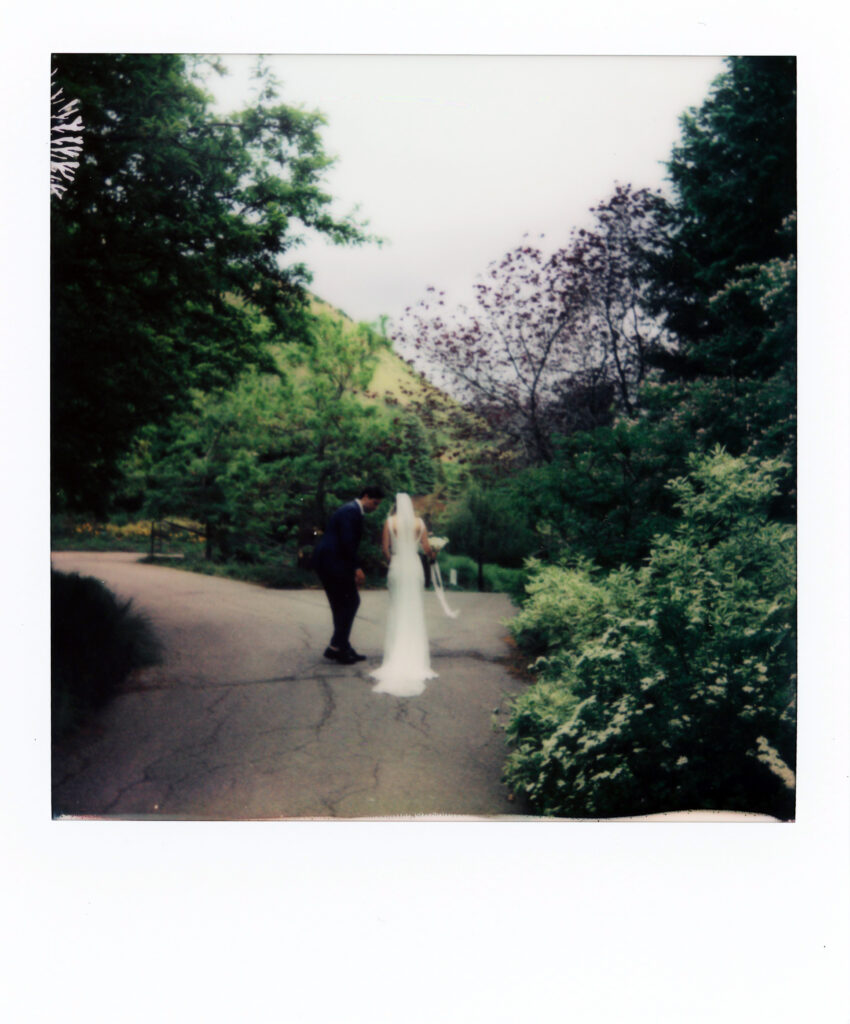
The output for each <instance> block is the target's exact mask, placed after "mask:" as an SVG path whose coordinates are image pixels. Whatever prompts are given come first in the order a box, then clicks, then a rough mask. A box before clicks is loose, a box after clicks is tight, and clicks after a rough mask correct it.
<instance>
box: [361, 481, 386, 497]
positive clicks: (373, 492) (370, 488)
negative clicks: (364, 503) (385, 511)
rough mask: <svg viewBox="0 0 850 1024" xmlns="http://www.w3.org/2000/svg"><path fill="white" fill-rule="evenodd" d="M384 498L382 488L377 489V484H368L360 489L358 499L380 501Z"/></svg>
mask: <svg viewBox="0 0 850 1024" xmlns="http://www.w3.org/2000/svg"><path fill="white" fill-rule="evenodd" d="M383 496H384V489H383V487H379V486H378V485H377V484H368V485H367V486H366V487H361V488H360V494H359V495H358V497H359V498H378V499H379V500H380V499H382V498H383Z"/></svg>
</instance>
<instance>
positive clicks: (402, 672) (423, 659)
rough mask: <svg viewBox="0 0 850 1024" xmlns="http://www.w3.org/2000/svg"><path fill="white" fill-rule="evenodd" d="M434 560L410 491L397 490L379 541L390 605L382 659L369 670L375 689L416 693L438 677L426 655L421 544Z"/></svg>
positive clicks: (396, 693)
mask: <svg viewBox="0 0 850 1024" xmlns="http://www.w3.org/2000/svg"><path fill="white" fill-rule="evenodd" d="M420 545H421V547H422V550H423V551H424V552H425V554H426V555H427V556H428V557H429V558H431V559H433V558H434V553H433V550H432V548H431V545H430V544H429V542H428V531H427V530H426V529H425V524H424V523H423V522H422V520H421V519H420V518H418V516H416V515H415V513H414V511H413V502H412V501H411V500H410V495H408V494H397V495H396V505H395V512H394V514H393V515H391V516H389V518H388V519H387V521H386V523H384V534H383V540H382V546H383V549H384V555H385V556H386V558H387V559H388V560H389V563H390V570H389V575H388V577H387V586H388V588H389V592H390V606H389V612H388V614H387V631H386V639H385V641H384V661H383V664H382V665H381V667H380V668H378V669H376V670H375V671H374V672H371V673H370V675H372V676H373V677H374V678H375V679H377V680H378V682H377V684H376V685H375V686H374V687H372V689H373V691H374V692H375V693H392V694H394V695H395V696H397V697H415V696H416V695H417V694H419V693H422V692H423V691H424V690H425V682H426V680H428V679H436V678H437V673H436V672H433V671H432V670H431V660H430V657H429V654H428V635H427V633H426V631H425V605H424V591H425V574H424V572H423V570H422V563H421V561H420V559H419V550H418V549H419V547H420Z"/></svg>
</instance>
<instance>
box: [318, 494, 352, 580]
mask: <svg viewBox="0 0 850 1024" xmlns="http://www.w3.org/2000/svg"><path fill="white" fill-rule="evenodd" d="M362 535H363V513H362V512H361V511H360V506H359V505H358V504H357V502H356V501H349V502H347V503H346V504H345V505H343V506H342V507H341V508H338V509H337V510H336V512H334V514H333V515H332V516H331V518H330V519H329V520H328V526H327V529H326V530H325V532H324V533H323V534H322V536H321V537H320V538H319V542H318V543H317V544H316V547H315V548H314V549H313V567H314V568H315V570H316V572H318V573H319V575H320V576H334V577H347V576H354V573H355V570H356V569H359V568H360V562H359V560H358V558H357V548H358V546H359V544H360V538H361V536H362Z"/></svg>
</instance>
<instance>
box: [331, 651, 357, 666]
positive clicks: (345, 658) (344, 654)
mask: <svg viewBox="0 0 850 1024" xmlns="http://www.w3.org/2000/svg"><path fill="white" fill-rule="evenodd" d="M325 657H326V658H328V659H329V660H330V661H336V662H339V664H340V665H353V664H354V663H355V661H357V660H358V659H357V658H353V657H352V656H351V654H350V653H349V652H348V651H335V650H334V649H333V647H326V648H325Z"/></svg>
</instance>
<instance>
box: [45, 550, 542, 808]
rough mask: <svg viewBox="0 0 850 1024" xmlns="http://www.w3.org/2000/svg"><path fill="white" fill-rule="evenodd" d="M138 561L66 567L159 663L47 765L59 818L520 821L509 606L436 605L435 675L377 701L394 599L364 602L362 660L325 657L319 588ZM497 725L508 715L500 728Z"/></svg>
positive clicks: (463, 601) (102, 560)
mask: <svg viewBox="0 0 850 1024" xmlns="http://www.w3.org/2000/svg"><path fill="white" fill-rule="evenodd" d="M139 557H140V556H139V555H135V554H115V553H108V554H105V553H99V552H97V553H95V552H57V553H54V555H53V566H54V568H56V569H58V570H60V571H64V572H79V573H80V574H81V575H86V576H94V577H96V578H98V579H100V580H102V581H103V582H104V583H105V584H106V585H107V586H108V587H109V588H110V589H111V590H113V591H114V592H115V593H116V594H117V595H118V596H119V597H121V598H125V599H126V598H132V599H133V607H134V608H136V609H137V610H139V611H142V612H144V613H145V614H146V615H147V616H148V618H149V619H150V620H151V622H152V624H153V626H154V627H155V629H156V631H157V633H158V635H159V637H160V639H161V640H162V641H163V643H164V647H165V657H164V661H163V663H162V664H161V665H159V666H156V667H154V668H151V669H144V670H142V671H140V672H137V673H135V674H134V675H133V676H132V677H131V679H130V680H128V682H127V684H126V685H125V686H124V688H123V689H122V690H121V692H120V693H119V694H118V695H117V696H116V698H115V699H114V700H113V701H112V702H111V703H110V704H109V705H108V707H107V708H106V709H104V711H103V712H101V714H100V715H99V716H98V717H97V720H96V721H95V722H93V723H92V724H91V725H90V726H89V727H87V728H86V729H85V730H84V731H83V732H82V734H81V735H78V736H76V737H75V738H74V739H73V740H71V741H68V742H64V743H63V744H62V745H61V746H60V747H59V748H58V749H57V750H56V751H55V752H54V764H53V773H54V779H53V808H54V814H55V815H57V816H65V815H71V816H80V815H84V816H88V815H96V816H116V817H129V818H139V817H141V818H147V817H151V816H152V817H160V818H167V819H186V818H190V819H199V818H203V819H261V818H368V817H391V816H405V817H409V816H414V815H451V816H464V817H466V816H472V817H493V816H502V815H516V814H521V813H523V808H522V807H521V806H520V805H519V804H518V803H516V802H511V801H509V799H508V792H507V790H506V788H505V787H504V786H503V785H502V784H501V771H502V766H503V763H504V759H505V755H506V746H505V741H504V735H503V733H502V731H501V729H499V728H494V723H497V722H498V721H499V720H502V721H504V719H505V714H504V711H505V707H506V703H507V699H508V698H509V697H510V696H511V695H512V694H516V693H519V692H521V691H522V689H523V688H524V685H525V684H523V683H522V682H521V681H520V680H519V679H517V678H516V677H515V676H513V675H511V674H510V672H509V671H508V670H507V668H506V666H505V664H504V661H503V659H504V658H505V656H506V655H507V654H508V647H507V646H506V643H505V638H506V635H507V630H506V628H505V626H504V620H505V619H507V618H509V617H510V616H511V614H512V606H511V604H510V601H509V599H508V598H507V597H506V596H504V595H502V594H469V593H462V594H452V595H451V601H452V603H453V604H454V605H455V606H456V607H457V608H458V609H459V611H460V616H459V617H458V618H457V619H454V620H452V619H448V618H446V617H445V616H444V615H443V613H442V611H441V610H440V608H439V606H438V604H437V600H436V597H435V595H434V594H432V593H430V592H429V593H428V594H427V595H426V609H427V620H428V632H429V636H430V637H431V653H432V661H433V667H434V669H435V671H437V672H438V673H439V678H438V679H435V680H433V681H431V682H430V683H429V684H428V686H427V689H426V691H425V693H424V694H423V695H421V696H419V697H408V698H399V697H392V696H389V695H386V694H375V693H372V690H371V687H372V682H371V680H370V679H369V675H368V673H369V670H370V669H371V668H375V667H377V665H378V664H379V663H380V651H381V648H382V643H383V628H384V621H385V618H386V610H387V593H386V591H369V590H366V591H363V592H362V594H361V606H360V611H359V613H358V616H357V619H356V620H355V625H354V630H353V632H352V643H353V644H354V646H355V647H356V648H357V649H358V650H359V651H360V652H361V653H363V654H366V655H368V656H369V660H368V661H366V662H360V663H359V664H358V665H354V666H341V665H336V664H334V663H333V662H329V661H327V660H326V659H324V658H323V657H322V651H323V650H324V647H325V645H326V643H327V638H328V636H329V634H330V632H331V617H330V610H329V608H328V604H327V601H326V600H325V596H324V593H323V592H322V591H321V590H267V589H265V588H263V587H259V586H256V585H253V584H249V583H239V582H235V581H233V580H225V579H219V578H216V577H212V576H203V575H198V574H194V573H188V572H185V571H183V570H180V569H175V568H172V567H168V566H166V565H162V564H157V565H146V564H144V563H142V562H140V561H139V560H138V559H139ZM497 712H498V713H497Z"/></svg>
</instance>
